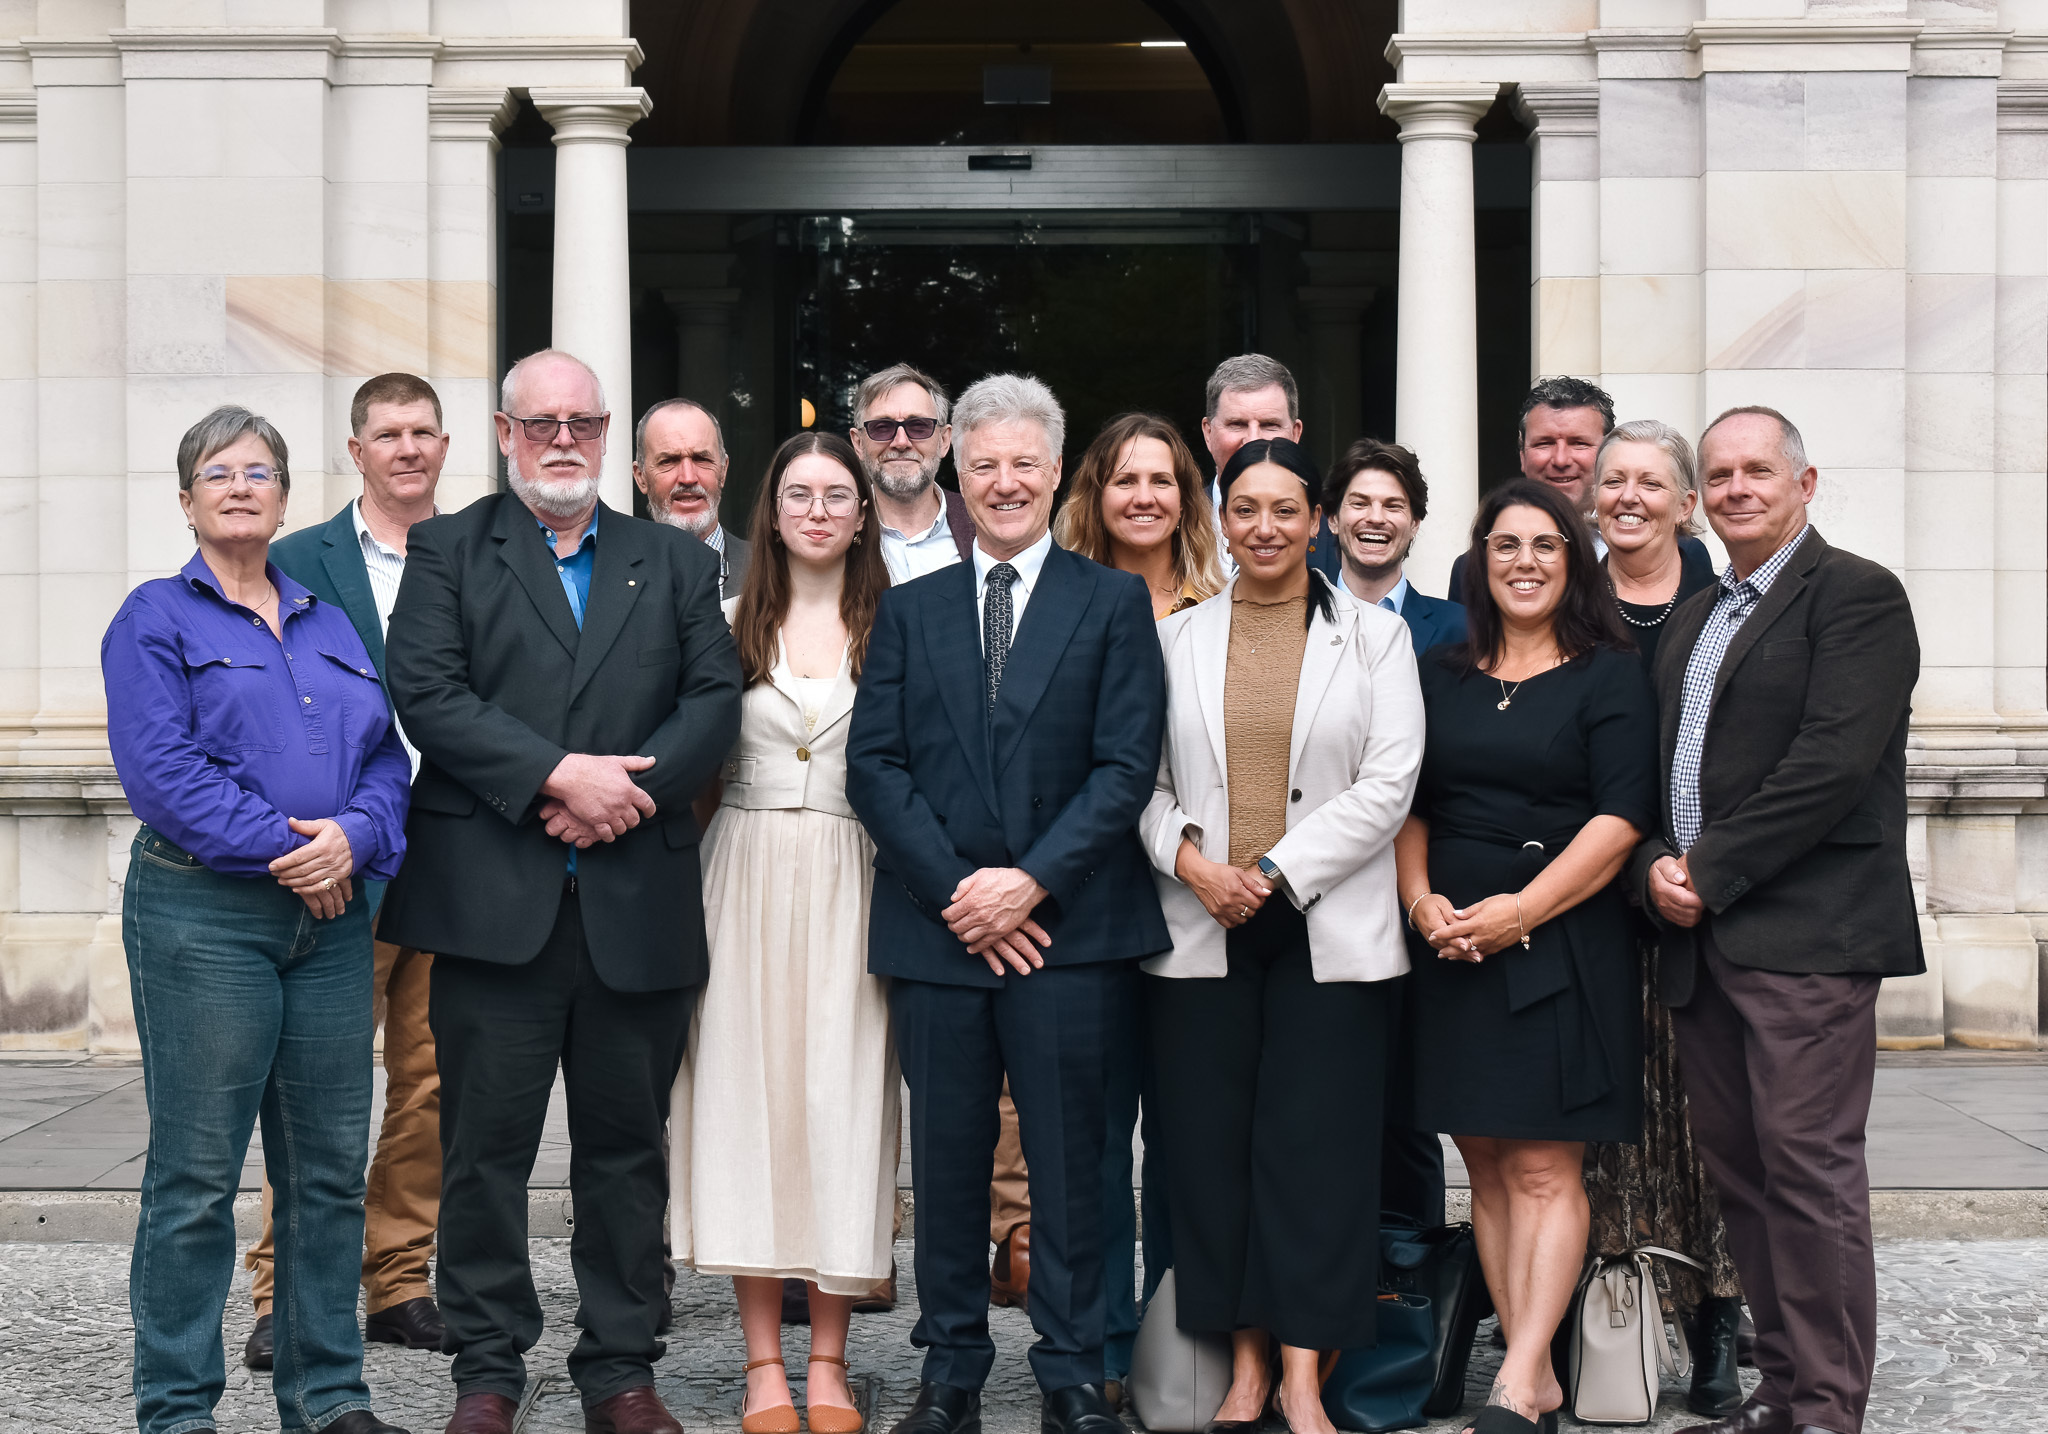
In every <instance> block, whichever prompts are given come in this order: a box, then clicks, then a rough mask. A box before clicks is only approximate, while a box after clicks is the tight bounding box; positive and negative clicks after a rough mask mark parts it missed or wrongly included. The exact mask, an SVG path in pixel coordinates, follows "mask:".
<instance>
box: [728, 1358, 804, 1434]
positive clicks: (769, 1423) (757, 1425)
mask: <svg viewBox="0 0 2048 1434" xmlns="http://www.w3.org/2000/svg"><path fill="white" fill-rule="evenodd" d="M764 1364H782V1356H781V1355H779V1354H777V1355H772V1356H770V1357H769V1358H767V1359H756V1360H753V1361H751V1362H749V1363H748V1365H747V1367H746V1369H745V1371H744V1372H745V1373H747V1374H752V1373H753V1372H754V1371H755V1370H757V1369H759V1368H760V1367H761V1366H762V1365H764ZM784 1367H785V1368H787V1367H788V1366H786V1365H785V1366H784ZM802 1428H803V1421H802V1420H800V1419H798V1418H797V1413H796V1406H795V1405H794V1404H777V1405H774V1406H772V1407H771V1408H768V1409H757V1410H755V1411H754V1412H753V1413H752V1414H749V1413H747V1396H746V1395H745V1394H744V1393H743V1394H741V1395H740V1434H797V1431H798V1430H800V1429H802Z"/></svg>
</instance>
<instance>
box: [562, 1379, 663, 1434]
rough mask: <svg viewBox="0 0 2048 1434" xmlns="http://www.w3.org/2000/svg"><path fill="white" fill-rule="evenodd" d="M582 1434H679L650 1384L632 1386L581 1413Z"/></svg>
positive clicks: (659, 1397)
mask: <svg viewBox="0 0 2048 1434" xmlns="http://www.w3.org/2000/svg"><path fill="white" fill-rule="evenodd" d="M583 1434H683V1426H682V1424H681V1422H680V1421H678V1420H677V1418H676V1417H675V1415H673V1414H671V1413H669V1412H668V1406H667V1405H665V1404H663V1403H662V1402H661V1396H660V1395H658V1394H656V1393H655V1392H654V1386H653V1385H651V1384H641V1385H636V1386H635V1387H634V1388H632V1389H629V1390H627V1391H626V1392H625V1393H624V1394H614V1395H613V1396H612V1397H611V1398H609V1399H607V1400H605V1401H604V1402H603V1403H602V1404H597V1405H594V1406H592V1407H591V1408H589V1409H586V1410H584V1411H583Z"/></svg>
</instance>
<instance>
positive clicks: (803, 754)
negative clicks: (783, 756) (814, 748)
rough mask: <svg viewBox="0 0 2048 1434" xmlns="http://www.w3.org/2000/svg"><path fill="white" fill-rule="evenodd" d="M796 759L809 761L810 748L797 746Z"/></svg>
mask: <svg viewBox="0 0 2048 1434" xmlns="http://www.w3.org/2000/svg"><path fill="white" fill-rule="evenodd" d="M796 759H797V760H798V761H799V762H808V761H810V760H811V749H810V748H809V747H799V748H797V749H796Z"/></svg>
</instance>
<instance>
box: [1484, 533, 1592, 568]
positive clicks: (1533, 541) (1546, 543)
mask: <svg viewBox="0 0 2048 1434" xmlns="http://www.w3.org/2000/svg"><path fill="white" fill-rule="evenodd" d="M1522 541H1523V540H1522V539H1521V538H1519V537H1517V536H1515V535H1514V534H1513V533H1488V534H1487V535H1486V552H1487V556H1489V557H1491V558H1492V559H1493V560H1494V561H1495V562H1496V563H1512V562H1514V561H1515V560H1516V559H1517V558H1519V557H1521V556H1522ZM1570 541H1571V539H1570V538H1567V537H1566V536H1565V535H1564V534H1562V533H1538V534H1537V535H1536V536H1535V537H1533V538H1530V539H1529V540H1528V547H1529V553H1530V556H1532V557H1534V558H1535V559H1536V561H1537V562H1539V563H1544V564H1550V563H1554V562H1556V561H1557V560H1558V559H1559V558H1561V557H1563V556H1564V545H1565V544H1566V543H1569V542H1570Z"/></svg>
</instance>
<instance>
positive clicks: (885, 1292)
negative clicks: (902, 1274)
mask: <svg viewBox="0 0 2048 1434" xmlns="http://www.w3.org/2000/svg"><path fill="white" fill-rule="evenodd" d="M895 1308H896V1262H895V1261H894V1260H891V1261H890V1262H889V1278H888V1279H886V1280H883V1281H882V1282H881V1283H880V1284H878V1285H876V1286H875V1287H874V1288H873V1289H871V1290H869V1291H868V1292H867V1293H866V1294H864V1295H862V1296H861V1297H860V1298H859V1299H857V1300H855V1301H854V1302H853V1312H854V1313H855V1314H887V1313H889V1311H890V1310H893V1309H895Z"/></svg>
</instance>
